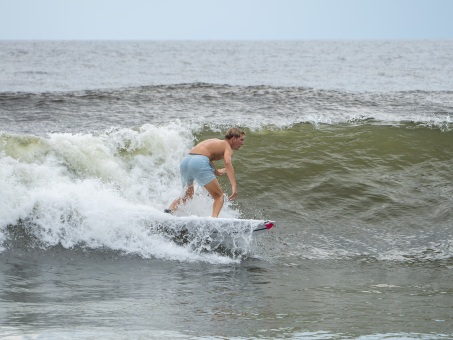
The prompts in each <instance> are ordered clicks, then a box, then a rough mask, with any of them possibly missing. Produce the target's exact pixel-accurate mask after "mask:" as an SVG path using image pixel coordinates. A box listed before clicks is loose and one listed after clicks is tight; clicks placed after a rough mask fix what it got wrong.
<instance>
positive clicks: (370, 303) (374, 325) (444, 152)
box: [0, 42, 453, 339]
mask: <svg viewBox="0 0 453 340" xmlns="http://www.w3.org/2000/svg"><path fill="white" fill-rule="evenodd" d="M0 45H1V47H2V49H1V52H0V54H1V55H2V58H0V60H1V61H0V72H1V74H2V82H0V124H1V125H0V192H1V195H0V249H1V252H0V263H1V264H0V282H1V283H2V284H1V286H0V306H1V308H0V335H1V336H3V337H6V338H8V337H10V338H17V337H19V338H29V337H32V338H46V339H47V338H55V339H57V338H58V339H62V338H99V337H101V338H113V339H125V338H147V339H148V338H151V339H153V338H154V339H165V338H169V339H174V338H190V339H211V338H222V339H223V338H227V339H258V338H260V339H261V338H263V339H275V338H278V339H386V338H398V339H400V338H402V339H448V338H451V337H452V336H453V329H452V327H451V324H452V321H453V312H452V308H451V306H452V305H453V291H452V288H451V284H450V282H451V281H452V279H453V278H452V274H451V273H452V269H453V262H452V247H453V216H452V208H451V207H452V197H453V184H452V183H453V175H452V172H451V169H452V167H453V136H452V125H451V124H452V121H451V116H452V112H453V109H452V108H453V92H452V88H453V86H452V85H453V84H452V81H451V79H453V77H452V74H451V73H452V68H451V65H450V63H449V62H447V61H449V60H451V54H452V50H453V45H452V43H451V42H1V43H0ZM233 125H235V126H240V127H242V128H243V129H245V131H246V134H247V137H246V143H245V146H244V147H243V148H242V149H241V150H239V151H238V152H237V153H235V155H234V165H235V171H236V176H237V181H238V185H239V199H238V200H237V202H228V203H227V204H226V206H225V207H224V209H223V211H222V215H221V216H222V217H234V218H238V217H240V218H244V219H252V218H255V219H267V218H270V219H273V220H275V221H276V222H277V227H275V228H274V229H272V230H271V231H269V232H267V233H266V234H264V235H262V236H260V237H257V238H256V239H254V240H253V241H252V242H250V239H249V238H248V239H246V238H244V240H243V242H242V245H243V246H242V248H241V249H234V251H231V249H224V248H223V249H221V248H216V249H213V248H210V247H209V246H208V245H207V244H206V239H204V238H202V237H201V235H203V237H205V236H206V235H205V234H204V231H205V229H206V228H205V227H204V226H202V225H196V226H194V227H192V229H193V230H191V231H192V232H193V233H194V234H195V235H199V236H200V240H199V242H195V243H192V244H182V245H181V244H180V243H177V242H174V241H173V240H172V239H170V238H168V237H165V235H162V234H159V233H158V232H156V230H155V228H154V227H155V226H156V223H157V222H156V221H160V222H159V226H161V225H162V219H163V218H165V214H164V213H163V212H162V211H163V209H164V208H165V207H167V206H168V204H169V203H170V202H171V201H172V200H173V199H174V198H175V197H176V196H177V195H179V194H180V192H181V188H180V180H179V173H178V171H179V170H178V168H179V167H178V164H179V161H180V159H181V158H182V157H183V156H184V155H185V154H186V153H187V150H189V149H190V148H191V146H192V145H193V144H194V143H196V142H197V141H199V140H201V139H204V138H212V137H216V138H222V133H223V131H225V130H226V128H227V127H229V126H233ZM219 165H220V164H219ZM221 184H222V186H223V187H224V188H225V191H227V192H228V190H229V185H228V180H227V179H226V178H221ZM210 209H211V200H210V198H209V197H207V194H206V192H205V191H204V190H203V189H202V188H197V191H196V196H195V199H194V200H193V201H192V202H191V203H190V204H188V205H187V206H186V207H184V208H183V209H182V210H181V212H180V214H181V215H198V216H207V215H209V214H210ZM164 226H165V223H164Z"/></svg>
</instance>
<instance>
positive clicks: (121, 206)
mask: <svg viewBox="0 0 453 340" xmlns="http://www.w3.org/2000/svg"><path fill="white" fill-rule="evenodd" d="M3 137H4V136H3ZM17 138H19V140H17ZM17 138H16V139H14V140H13V141H11V140H10V141H9V143H8V145H9V147H8V148H6V147H3V148H2V150H3V154H1V155H0V192H2V195H1V196H0V230H2V231H1V233H0V241H4V240H5V233H6V230H5V228H6V227H7V226H8V225H12V226H15V225H17V224H18V222H19V220H22V221H26V223H27V224H28V225H30V226H32V227H31V229H30V231H29V232H31V233H33V234H34V235H35V236H36V237H38V239H39V241H40V243H41V244H42V245H44V246H46V247H47V246H53V245H57V244H61V245H62V246H63V247H65V248H72V247H75V246H78V245H79V246H80V245H82V246H85V247H89V248H109V249H112V250H117V251H121V252H125V253H133V254H138V255H139V256H142V257H144V258H150V257H154V258H163V259H171V260H181V261H208V262H215V263H224V262H229V261H232V260H231V259H230V258H227V257H224V256H220V255H218V254H201V253H198V252H196V251H193V250H192V249H190V248H189V247H183V246H177V245H176V244H174V243H172V242H169V241H168V240H167V239H166V238H164V237H159V235H150V230H149V222H150V221H152V220H153V217H156V216H161V215H162V214H163V212H162V211H163V209H164V208H165V207H167V206H168V205H169V204H170V203H171V201H172V200H173V199H174V198H176V197H177V196H178V195H179V194H180V193H181V184H180V179H179V161H180V159H181V158H182V157H183V155H185V154H186V153H187V150H188V149H189V148H190V147H191V146H192V145H193V135H192V131H191V130H190V128H189V127H184V126H182V125H181V124H179V123H172V124H170V125H167V126H154V125H145V126H142V127H140V128H138V129H134V130H132V129H117V130H111V131H108V132H105V133H100V134H97V135H95V134H51V135H49V137H48V138H45V139H36V140H35V139H34V140H28V141H26V142H25V141H24V140H23V139H22V140H20V137H17ZM24 143H25V144H26V147H25V148H24V145H23V144H24ZM211 206H212V200H211V199H210V198H209V197H207V196H206V192H205V191H204V189H201V188H198V189H197V194H196V196H195V198H194V201H192V202H191V203H190V204H189V206H188V207H187V209H191V208H193V209H194V211H192V213H197V214H205V216H209V215H210V211H211ZM223 216H224V217H235V216H237V212H234V210H233V209H232V208H231V207H229V205H228V204H226V205H225V207H224V211H223Z"/></svg>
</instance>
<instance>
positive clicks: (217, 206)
mask: <svg viewBox="0 0 453 340" xmlns="http://www.w3.org/2000/svg"><path fill="white" fill-rule="evenodd" d="M204 187H205V188H206V190H207V191H208V192H209V193H210V194H211V196H212V198H213V199H214V204H213V205H212V217H218V216H219V213H220V210H221V209H222V207H223V191H222V188H221V187H220V184H219V181H218V180H217V178H215V179H213V180H212V181H211V182H209V183H208V184H206V185H205V186H204Z"/></svg>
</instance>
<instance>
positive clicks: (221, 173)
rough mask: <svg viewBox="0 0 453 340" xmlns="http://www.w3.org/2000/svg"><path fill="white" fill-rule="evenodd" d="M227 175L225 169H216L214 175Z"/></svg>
mask: <svg viewBox="0 0 453 340" xmlns="http://www.w3.org/2000/svg"><path fill="white" fill-rule="evenodd" d="M225 174H226V169H225V168H222V169H216V170H215V171H214V175H216V176H222V175H225Z"/></svg>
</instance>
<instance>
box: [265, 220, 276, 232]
mask: <svg viewBox="0 0 453 340" xmlns="http://www.w3.org/2000/svg"><path fill="white" fill-rule="evenodd" d="M274 225H275V223H274V222H273V221H266V222H264V226H265V227H266V229H268V230H269V229H271V228H272V227H273V226H274Z"/></svg>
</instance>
